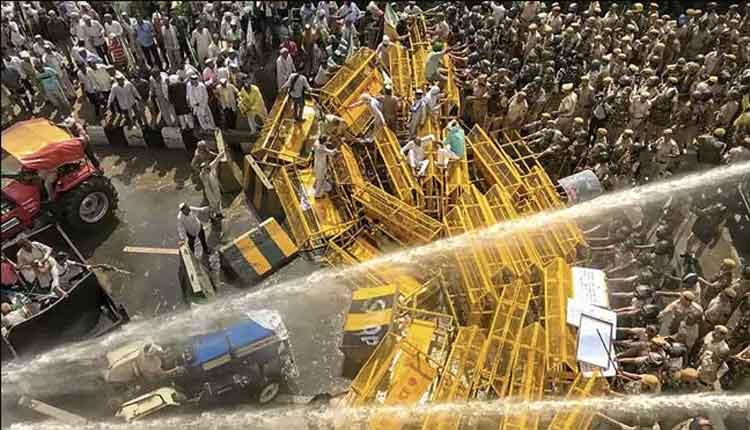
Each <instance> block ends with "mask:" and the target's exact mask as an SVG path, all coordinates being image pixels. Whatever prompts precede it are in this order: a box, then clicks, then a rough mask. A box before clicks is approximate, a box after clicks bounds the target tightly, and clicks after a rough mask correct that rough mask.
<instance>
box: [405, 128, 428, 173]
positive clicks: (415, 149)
mask: <svg viewBox="0 0 750 430" xmlns="http://www.w3.org/2000/svg"><path fill="white" fill-rule="evenodd" d="M433 139H434V137H433V136H432V135H431V134H430V135H427V136H425V137H416V138H414V139H413V140H410V141H409V142H408V143H407V144H406V145H404V146H403V147H402V148H401V155H404V154H406V161H407V162H408V163H409V166H410V167H411V169H412V171H413V172H414V174H415V176H424V174H425V172H426V171H427V167H428V166H429V165H430V160H427V159H426V157H425V155H424V144H425V143H427V142H431V141H432V140H433Z"/></svg>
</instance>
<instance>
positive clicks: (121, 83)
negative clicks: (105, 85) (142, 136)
mask: <svg viewBox="0 0 750 430" xmlns="http://www.w3.org/2000/svg"><path fill="white" fill-rule="evenodd" d="M136 103H143V100H141V95H140V94H139V93H138V90H137V89H136V88H135V85H133V84H132V83H131V82H130V81H128V80H127V79H125V75H123V74H122V73H120V72H117V74H116V75H115V84H114V85H113V86H112V90H111V91H110V93H109V100H108V101H107V108H109V109H112V107H113V106H115V104H116V105H117V108H118V109H119V111H120V113H121V114H123V115H124V116H125V117H127V118H128V121H129V122H130V128H135V124H134V122H138V124H139V125H140V126H141V127H143V124H144V121H143V118H141V115H140V110H139V109H135V107H136Z"/></svg>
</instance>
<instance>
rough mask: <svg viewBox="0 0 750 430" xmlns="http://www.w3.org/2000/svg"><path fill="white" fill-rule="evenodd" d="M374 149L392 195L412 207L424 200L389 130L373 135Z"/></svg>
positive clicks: (379, 131) (396, 141) (399, 147)
mask: <svg viewBox="0 0 750 430" xmlns="http://www.w3.org/2000/svg"><path fill="white" fill-rule="evenodd" d="M374 138H375V139H374V143H375V147H376V148H377V150H378V154H379V155H380V158H381V160H382V161H383V164H384V166H385V170H386V172H387V175H388V182H389V184H390V186H391V189H392V190H393V193H394V194H395V195H396V196H397V197H398V198H399V199H401V200H402V201H404V202H406V203H408V204H410V205H412V206H414V205H416V204H417V202H419V201H421V200H423V199H424V197H422V196H421V195H422V188H421V187H420V186H419V184H417V181H416V179H414V175H413V174H412V172H411V168H410V167H409V166H408V165H407V164H406V159H405V158H404V157H403V156H402V155H401V146H400V145H399V143H398V139H397V138H396V135H395V134H394V133H393V131H391V130H390V129H388V128H387V127H386V128H380V129H378V130H376V131H375V134H374Z"/></svg>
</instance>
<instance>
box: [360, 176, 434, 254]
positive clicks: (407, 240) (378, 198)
mask: <svg viewBox="0 0 750 430" xmlns="http://www.w3.org/2000/svg"><path fill="white" fill-rule="evenodd" d="M354 200H355V201H357V202H358V203H359V204H361V205H362V207H363V208H364V210H365V216H367V217H368V218H369V219H370V220H372V221H373V222H377V223H380V225H381V226H382V228H383V231H384V232H385V233H386V234H388V235H389V236H390V237H392V238H393V239H394V240H396V241H398V242H399V243H401V244H404V245H420V244H421V245H423V244H427V243H430V242H432V241H434V240H435V239H437V238H438V237H439V236H440V233H441V232H442V229H443V225H442V224H441V223H439V222H438V221H435V220H434V219H432V218H430V217H429V216H427V215H425V214H423V213H422V212H420V211H419V210H417V209H415V208H413V207H411V206H409V205H408V204H406V203H404V202H402V201H401V200H399V199H398V198H397V197H395V196H392V195H390V194H388V193H386V192H385V191H383V190H382V189H380V188H378V187H376V186H375V185H372V184H369V183H366V184H365V185H364V186H363V187H361V188H357V189H356V190H355V192H354Z"/></svg>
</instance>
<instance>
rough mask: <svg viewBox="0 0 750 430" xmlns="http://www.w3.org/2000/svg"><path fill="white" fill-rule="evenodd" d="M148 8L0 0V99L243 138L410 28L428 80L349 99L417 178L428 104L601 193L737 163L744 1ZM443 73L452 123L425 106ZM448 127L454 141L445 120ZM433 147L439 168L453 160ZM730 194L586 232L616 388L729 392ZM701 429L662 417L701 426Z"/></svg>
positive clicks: (743, 308) (748, 55) (749, 249)
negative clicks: (274, 107)
mask: <svg viewBox="0 0 750 430" xmlns="http://www.w3.org/2000/svg"><path fill="white" fill-rule="evenodd" d="M164 3H170V2H150V3H138V2H127V1H117V2H92V3H91V4H89V3H87V2H84V1H80V2H73V1H56V2H3V6H2V32H3V37H2V44H3V45H2V55H3V61H2V84H3V94H4V97H10V100H11V102H10V104H11V105H18V107H20V108H21V110H25V111H27V112H32V111H33V110H34V109H35V108H36V107H37V105H38V104H39V103H40V102H43V103H45V104H48V105H51V106H52V107H54V108H55V110H57V111H58V112H60V113H61V114H64V115H67V114H68V113H70V111H71V110H72V106H73V105H72V102H73V101H74V100H76V99H77V98H80V99H81V100H82V101H83V103H87V104H89V105H90V106H91V107H92V110H93V112H94V116H95V118H96V119H97V120H101V119H103V118H104V113H105V112H111V113H112V115H119V116H120V117H122V118H124V120H125V121H126V122H127V123H128V124H129V125H130V126H140V127H146V126H148V127H156V126H159V125H161V126H175V127H179V128H181V129H183V130H188V129H195V130H212V129H214V128H217V127H219V128H222V129H227V128H229V129H231V128H237V127H240V126H242V127H244V124H242V125H241V124H240V122H243V123H246V125H247V127H248V128H249V129H250V131H251V132H253V133H255V134H257V133H258V132H259V130H260V127H261V126H262V123H263V121H264V119H265V118H266V116H267V115H268V109H267V106H270V105H271V104H272V103H273V101H274V99H275V98H276V96H277V94H283V93H288V94H289V96H290V98H291V100H292V101H293V103H294V106H295V108H294V115H295V118H296V119H297V120H300V119H302V112H303V109H302V108H303V107H304V103H305V100H306V99H308V98H309V97H310V96H311V94H312V93H313V92H314V91H315V89H317V88H320V87H322V86H323V85H325V83H326V82H328V80H330V79H331V77H332V76H333V75H334V74H335V73H336V71H337V70H338V69H339V68H340V67H341V65H342V64H344V63H345V62H346V59H347V58H348V57H349V56H350V55H352V53H353V52H355V51H356V50H357V49H358V48H359V47H365V46H367V47H369V48H371V49H373V50H374V51H375V53H376V55H377V57H378V59H379V61H381V63H382V64H381V65H383V66H384V65H385V61H384V59H385V58H386V56H387V55H388V54H387V48H388V46H389V45H391V44H401V45H403V46H404V47H405V48H407V49H408V48H410V46H409V43H410V41H409V38H408V37H406V27H407V25H408V23H409V21H410V20H412V19H415V18H416V17H417V16H424V17H425V18H426V23H427V29H428V33H429V36H430V39H431V40H430V43H431V45H430V48H431V52H430V53H429V54H428V55H427V56H426V59H425V64H424V73H425V78H426V81H427V82H428V84H427V86H426V87H424V88H416V89H415V97H414V98H413V99H409V100H405V99H399V98H398V97H396V96H394V95H393V94H392V87H390V86H388V85H386V87H385V89H384V92H383V94H382V95H374V94H373V95H364V96H363V97H362V99H361V100H360V101H359V102H357V103H356V104H366V105H367V107H368V109H369V110H370V112H371V113H372V114H373V117H374V119H375V127H390V128H391V129H394V130H396V129H404V130H405V131H406V132H405V133H399V137H402V136H404V135H406V138H405V139H404V140H403V141H402V142H401V144H402V146H403V151H402V153H403V154H404V156H405V157H407V159H408V163H409V165H411V166H412V167H413V168H414V171H415V174H417V175H419V174H420V172H423V171H424V169H425V164H424V161H425V156H424V151H422V150H421V149H420V148H421V145H422V144H423V143H424V142H427V141H430V140H431V139H432V137H431V136H428V137H425V138H416V139H415V137H416V131H417V129H418V127H419V126H421V125H422V124H423V123H424V121H426V120H427V118H429V116H430V114H432V113H435V112H443V113H448V114H451V115H455V116H457V117H459V119H460V120H461V122H462V123H463V124H465V125H466V126H469V127H471V126H473V125H474V124H479V125H481V126H482V127H484V128H485V129H486V130H488V131H490V132H491V133H494V132H496V131H498V130H501V129H515V130H518V131H519V132H520V134H521V135H522V136H523V137H524V138H525V140H526V142H527V143H528V145H529V146H530V148H531V149H532V150H533V151H534V152H536V153H538V160H539V161H540V163H541V164H542V165H543V166H544V167H545V169H546V170H547V172H548V174H549V175H550V177H551V178H552V179H553V180H557V179H560V178H563V177H566V176H569V175H572V174H575V173H578V172H581V171H584V170H591V171H592V172H593V173H594V174H595V175H596V177H597V178H598V180H599V181H600V182H601V184H602V186H603V188H604V189H606V190H616V189H621V188H626V187H632V186H635V185H642V184H645V183H648V182H652V181H657V180H664V179H667V178H669V177H671V176H673V175H677V174H681V173H685V172H690V171H697V170H703V169H708V168H715V167H718V166H722V165H728V164H734V163H741V162H747V161H748V160H750V4H745V5H744V6H740V5H738V4H718V3H716V2H710V3H701V4H700V5H698V4H697V3H698V2H690V3H691V5H692V4H693V3H695V4H696V5H695V6H694V7H692V8H688V7H687V6H685V5H679V4H677V5H675V4H672V3H670V4H669V6H668V9H667V10H665V9H664V7H663V6H662V5H661V4H660V3H650V4H645V5H644V4H641V3H632V4H631V3H625V2H623V3H622V4H618V3H609V2H607V3H608V5H606V7H604V6H603V5H601V4H600V2H598V1H592V2H585V5H584V3H581V4H579V3H575V2H564V3H555V2H540V1H528V2H495V1H484V2H481V3H473V2H471V3H469V2H450V3H445V4H439V3H438V2H428V3H429V6H426V7H425V8H424V10H423V8H422V7H421V6H423V5H421V4H418V3H417V2H413V1H409V2H398V3H397V4H391V5H386V4H385V3H384V2H369V3H368V4H367V5H366V6H365V5H363V4H359V5H358V4H357V2H352V1H343V2H336V1H320V2H258V1H234V2H171V3H173V4H174V5H171V6H166V5H163V4H164ZM178 3H181V4H178ZM360 6H362V9H360ZM389 24H393V26H394V28H393V29H392V31H389V28H387V27H388V26H389ZM446 54H447V58H450V61H451V62H452V64H450V65H449V64H446V63H445V61H446ZM449 66H450V67H449ZM449 68H450V69H451V73H452V77H454V78H455V79H456V84H457V86H458V88H459V90H460V97H461V109H460V111H458V112H447V111H448V110H449V109H450V108H449V107H448V106H446V105H445V104H444V103H443V102H444V98H445V94H443V90H442V89H441V87H443V88H444V85H443V84H444V82H445V80H446V79H447V78H448V76H447V73H448V69H449ZM269 82H270V84H269ZM401 104H407V105H408V107H409V109H408V112H409V113H408V117H407V118H400V117H399V114H398V112H399V110H400V109H399V106H400V105H401ZM4 106H5V104H4ZM354 106H355V105H352V106H350V107H354ZM146 111H148V112H149V115H148V116H147V115H146ZM328 116H331V115H328ZM337 119H338V120H339V124H340V123H341V121H340V118H335V117H332V116H331V118H326V122H328V123H330V124H335V123H336V120H337ZM330 124H329V126H330ZM451 133H455V134H456V138H457V139H459V138H460V139H462V138H463V134H462V133H463V129H462V126H461V124H460V123H459V122H458V121H455V122H452V123H451V126H450V127H449V134H451ZM330 140H332V139H330ZM328 141H329V139H328V136H323V137H322V138H321V139H320V141H319V142H318V143H316V145H315V147H314V148H313V151H314V153H315V160H316V161H315V163H316V168H315V170H316V172H317V173H316V187H315V192H316V195H318V194H319V193H320V194H322V193H324V192H325V187H326V185H327V184H326V181H325V180H323V179H321V178H324V177H325V171H326V170H327V169H326V167H325V163H324V161H321V162H320V163H319V162H318V158H320V159H321V160H325V159H326V157H328V156H334V155H335V153H336V151H335V150H334V149H331V148H329V147H328V146H326V144H327V143H328ZM449 147H450V148H449V149H448V150H446V154H444V155H445V157H443V158H444V161H443V163H449V162H451V160H453V159H456V158H459V157H461V156H462V155H463V154H460V153H459V151H457V150H455V149H451V148H455V146H451V145H449ZM197 151H205V147H199V148H198V150H197ZM196 158H200V157H199V155H198V153H196ZM205 161H208V159H207V160H203V161H202V162H205ZM194 164H195V162H194ZM198 164H201V163H198ZM321 166H322V167H321ZM194 167H195V166H194ZM319 179H320V180H319ZM746 182H747V181H746ZM745 187H746V188H745V189H744V190H745V191H743V189H742V188H741V187H740V184H739V183H738V184H735V185H732V186H729V187H726V186H725V187H722V188H719V187H717V188H711V189H707V190H705V191H702V192H700V193H696V194H695V195H693V196H690V197H689V198H682V197H680V198H673V199H668V200H667V201H664V202H661V203H662V204H660V205H658V206H659V207H657V208H655V209H654V208H653V207H651V206H649V207H644V208H642V210H641V211H638V213H637V214H636V215H633V214H632V213H630V212H628V213H626V212H623V213H622V214H621V215H620V216H613V217H611V218H610V219H608V220H607V222H603V223H601V224H599V225H596V226H589V227H590V228H589V229H588V230H587V231H586V235H587V239H588V242H589V244H590V245H591V247H590V250H589V260H590V263H591V266H592V267H598V268H601V269H604V270H606V272H607V274H608V277H609V285H610V289H611V291H612V292H613V298H612V301H613V303H614V304H616V306H613V307H616V308H618V309H617V311H618V314H619V316H620V318H621V319H622V323H621V324H620V326H621V327H623V328H622V329H621V330H620V333H619V336H620V338H621V340H620V341H619V345H618V351H619V352H618V356H617V357H618V362H619V364H620V368H621V372H620V376H621V379H622V380H623V381H629V382H627V383H624V385H623V386H622V388H623V390H625V391H627V392H631V393H632V392H639V393H640V392H657V391H661V390H664V391H668V392H698V391H710V390H721V389H732V388H734V387H736V386H737V384H739V383H740V381H741V380H742V375H743V374H744V375H747V372H748V369H749V366H750V351H749V350H748V344H749V342H750V239H748V238H750V206H749V204H750V203H749V202H748V200H747V198H748V191H750V190H747V187H748V185H745ZM183 209H186V210H187V212H188V213H190V209H191V208H189V207H187V206H185V207H184V208H183ZM181 210H182V209H181ZM184 215H185V216H187V215H188V214H184ZM196 225H198V224H196ZM193 230H194V231H187V230H186V233H187V236H185V235H184V234H182V236H185V237H187V239H188V240H189V241H190V245H191V248H192V247H193V244H194V241H195V236H196V235H197V236H199V238H200V240H201V242H203V243H202V246H203V247H204V248H207V246H206V244H205V239H204V237H203V235H202V229H198V228H197V227H195V228H193ZM722 239H724V240H725V242H726V243H728V244H729V245H730V246H729V247H727V249H728V251H726V252H727V253H728V254H727V255H721V256H720V258H719V261H721V265H720V266H721V267H720V268H719V269H718V271H716V272H715V273H708V272H706V271H704V270H703V268H702V267H701V264H700V263H699V262H698V261H699V260H700V259H701V258H703V257H704V254H705V253H706V251H707V250H709V249H713V250H716V249H718V248H714V247H715V246H716V244H717V243H718V242H719V241H720V240H722ZM715 252H718V251H712V253H715ZM618 323H619V321H618ZM743 372H744V373H743ZM706 422H707V421H706V419H705V418H703V417H700V418H695V419H692V421H690V422H689V423H687V424H686V423H682V424H680V423H671V424H672V425H678V428H680V427H679V425H682V426H683V427H684V428H691V429H692V428H710V422H708V424H706ZM696 423H698V424H696ZM701 423H703V424H701ZM705 426H708V427H705ZM662 428H671V427H669V426H667V427H662Z"/></svg>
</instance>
